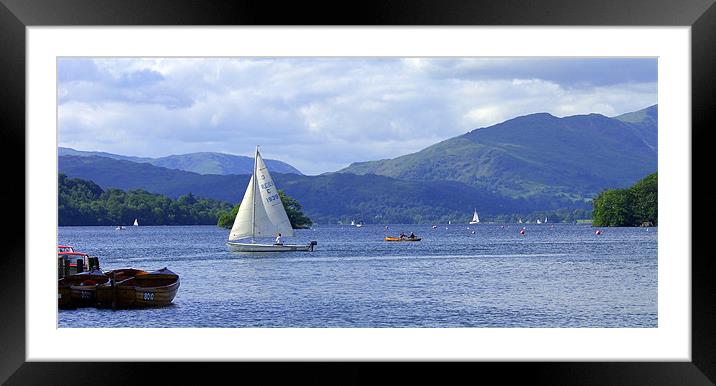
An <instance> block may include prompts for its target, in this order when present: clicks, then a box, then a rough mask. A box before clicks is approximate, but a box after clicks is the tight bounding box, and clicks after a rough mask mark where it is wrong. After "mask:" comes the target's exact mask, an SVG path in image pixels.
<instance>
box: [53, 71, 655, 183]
mask: <svg viewBox="0 0 716 386" xmlns="http://www.w3.org/2000/svg"><path fill="white" fill-rule="evenodd" d="M592 63H594V64H592ZM590 66H591V67H590ZM584 67H587V68H584ZM645 71H646V72H648V71H651V72H653V76H651V78H649V74H646V75H645V74H644V72H645ZM635 73H636V74H635ZM59 75H60V82H59V90H58V95H59V98H60V105H59V107H58V110H59V139H60V146H69V147H74V148H77V149H81V150H99V151H107V152H114V153H120V154H126V155H136V156H163V155H169V154H180V153H186V152H196V151H219V152H228V153H233V154H242V155H251V154H253V149H254V147H255V146H256V144H261V145H262V148H264V152H265V153H266V156H267V157H268V158H274V159H281V160H283V161H285V162H289V163H291V164H292V165H294V166H296V167H298V168H299V169H300V170H302V171H303V172H304V173H308V174H317V173H321V172H326V171H335V170H337V169H340V168H342V167H344V166H347V165H348V164H349V163H351V162H356V161H366V160H371V159H382V158H393V157H396V156H399V155H402V154H406V153H409V152H414V151H418V150H420V149H422V148H424V147H426V146H429V145H431V144H433V143H435V142H437V141H440V140H443V139H446V138H449V137H453V136H456V135H460V134H463V133H465V132H467V131H469V130H472V129H475V128H478V127H484V126H489V125H492V124H496V123H499V122H502V121H504V120H506V119H510V118H513V117H515V116H519V115H525V114H530V113H536V112H548V113H551V114H554V115H557V116H565V115H574V114H585V113H591V112H596V113H602V114H605V115H608V116H613V115H617V114H621V113H624V112H628V111H633V110H637V109H640V108H643V107H646V106H649V105H652V104H655V103H656V101H657V84H656V60H642V61H634V60H626V61H625V60H617V59H612V60H607V61H605V60H601V61H599V60H598V61H595V62H590V61H578V62H575V61H574V60H529V59H505V58H490V59H474V58H472V59H452V58H451V59H427V58H405V59H402V60H401V59H355V58H350V59H349V58H346V59H340V58H275V59H272V58H255V59H238V58H237V59H226V58H213V59H201V58H190V59H154V58H153V59H114V58H112V59H95V60H86V59H62V60H61V61H60V68H59Z"/></svg>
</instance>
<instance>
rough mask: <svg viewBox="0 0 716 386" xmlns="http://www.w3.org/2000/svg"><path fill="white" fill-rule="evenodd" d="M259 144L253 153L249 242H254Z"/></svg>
mask: <svg viewBox="0 0 716 386" xmlns="http://www.w3.org/2000/svg"><path fill="white" fill-rule="evenodd" d="M258 158H259V145H256V154H255V155H254V172H253V175H252V176H251V181H252V184H253V186H252V189H253V190H252V192H251V243H252V244H253V243H254V233H255V232H256V166H257V165H258Z"/></svg>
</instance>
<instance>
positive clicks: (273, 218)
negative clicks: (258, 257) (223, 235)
mask: <svg viewBox="0 0 716 386" xmlns="http://www.w3.org/2000/svg"><path fill="white" fill-rule="evenodd" d="M278 233H281V235H282V236H287V237H291V236H293V235H294V233H293V228H292V227H291V222H290V221H289V219H288V215H287V214H286V209H284V207H283V204H282V203H281V198H280V197H279V195H278V189H276V186H275V185H274V183H273V179H272V178H271V174H269V171H268V169H267V168H266V164H265V163H264V160H263V158H261V154H259V151H258V149H256V159H255V165H254V174H253V175H252V176H251V180H250V181H249V185H248V186H247V187H246V193H244V198H243V200H242V201H241V206H240V207H239V212H238V213H237V214H236V219H235V220H234V226H233V227H232V228H231V233H230V234H229V240H237V239H243V238H247V237H251V238H252V239H253V238H256V237H275V236H276V235H277V234H278Z"/></svg>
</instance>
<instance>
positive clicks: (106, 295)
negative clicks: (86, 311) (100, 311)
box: [97, 268, 149, 307]
mask: <svg viewBox="0 0 716 386" xmlns="http://www.w3.org/2000/svg"><path fill="white" fill-rule="evenodd" d="M148 273H149V272H147V271H145V270H143V269H136V268H120V269H113V270H111V271H107V272H105V274H106V275H107V276H108V277H109V281H108V282H106V283H104V284H101V285H98V286H97V305H98V306H99V307H112V306H115V307H116V303H115V302H113V300H115V299H116V297H117V293H116V291H115V286H114V283H119V282H121V281H124V280H127V279H131V278H133V277H135V276H138V275H146V274H148Z"/></svg>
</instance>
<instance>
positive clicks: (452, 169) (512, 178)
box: [339, 105, 658, 200]
mask: <svg viewBox="0 0 716 386" xmlns="http://www.w3.org/2000/svg"><path fill="white" fill-rule="evenodd" d="M657 119H658V108H657V106H656V105H654V106H651V107H648V108H646V109H643V110H640V111H636V112H633V113H628V114H623V115H620V116H617V117H613V118H609V117H606V116H604V115H600V114H588V115H575V116H569V117H564V118H558V117H555V116H553V115H550V114H547V113H540V114H531V115H526V116H522V117H517V118H514V119H510V120H508V121H505V122H503V123H499V124H497V125H493V126H489V127H485V128H480V129H475V130H472V131H470V132H468V133H467V134H464V135H461V136H458V137H454V138H450V139H447V140H445V141H442V142H439V143H437V144H435V145H432V146H430V147H427V148H425V149H423V150H421V151H419V152H416V153H412V154H407V155H403V156H400V157H397V158H393V159H386V160H379V161H369V162H360V163H353V164H351V165H350V166H348V167H347V168H345V169H342V170H340V171H339V172H341V173H352V174H376V175H382V176H388V177H393V178H398V179H404V180H415V181H445V180H447V181H458V182H463V183H465V184H468V185H471V186H474V187H482V188H485V189H488V190H490V191H493V192H495V193H499V194H502V195H505V196H508V197H513V198H518V197H533V196H537V197H564V198H569V199H573V200H589V199H591V198H592V197H594V196H595V195H596V194H598V193H599V192H600V191H602V190H604V189H605V188H621V187H625V186H629V185H631V184H633V183H634V182H635V181H637V180H639V179H641V178H643V177H644V176H646V175H647V174H649V173H652V172H654V171H656V169H657V161H658V153H657V127H658V125H657Z"/></svg>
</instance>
